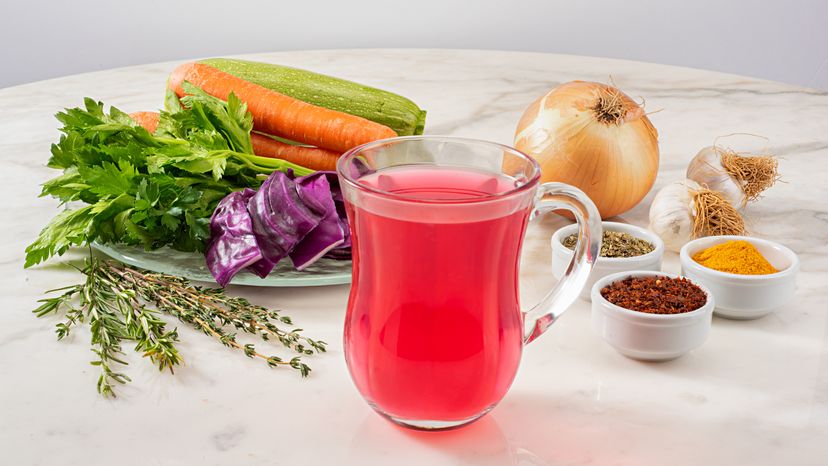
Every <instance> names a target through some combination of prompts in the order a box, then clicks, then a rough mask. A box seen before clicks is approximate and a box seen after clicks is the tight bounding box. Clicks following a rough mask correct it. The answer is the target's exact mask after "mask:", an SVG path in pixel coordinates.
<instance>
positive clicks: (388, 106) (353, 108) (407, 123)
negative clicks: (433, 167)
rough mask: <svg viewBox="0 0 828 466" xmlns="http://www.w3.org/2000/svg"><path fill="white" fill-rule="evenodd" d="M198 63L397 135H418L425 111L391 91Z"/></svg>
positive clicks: (294, 71)
mask: <svg viewBox="0 0 828 466" xmlns="http://www.w3.org/2000/svg"><path fill="white" fill-rule="evenodd" d="M200 63H204V64H205V65H209V66H212V67H214V68H218V69H219V70H221V71H224V72H225V73H229V74H232V75H233V76H236V77H238V78H241V79H244V80H245V81H249V82H252V83H254V84H258V85H260V86H263V87H266V88H268V89H271V90H274V91H276V92H280V93H282V94H285V95H289V96H291V97H293V98H295V99H299V100H302V101H304V102H307V103H310V104H313V105H319V106H321V107H327V108H330V109H331V110H337V111H340V112H344V113H350V114H351V115H356V116H359V117H362V118H365V119H367V120H371V121H375V122H377V123H380V124H383V125H385V126H388V127H389V128H391V129H393V130H394V131H396V132H397V134H398V135H400V136H409V135H412V134H422V133H423V127H424V126H425V117H426V112H425V110H421V109H420V107H418V106H417V104H415V103H414V102H412V101H410V100H408V99H406V98H405V97H403V96H400V95H397V94H394V93H393V92H388V91H383V90H381V89H377V88H374V87H370V86H365V85H362V84H358V83H355V82H353V81H346V80H344V79H339V78H334V77H332V76H326V75H324V74H319V73H314V72H312V71H305V70H300V69H298V68H291V67H288V66H282V65H275V64H271V63H259V62H253V61H246V60H234V59H230V58H210V59H207V60H201V61H200Z"/></svg>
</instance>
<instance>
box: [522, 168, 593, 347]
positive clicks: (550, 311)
mask: <svg viewBox="0 0 828 466" xmlns="http://www.w3.org/2000/svg"><path fill="white" fill-rule="evenodd" d="M561 209H563V210H568V211H569V212H571V213H572V215H573V216H574V217H575V220H576V221H577V222H578V242H577V243H576V244H575V254H574V255H573V256H572V260H571V261H570V262H569V266H568V267H567V268H566V272H565V273H564V275H563V277H561V280H560V281H559V282H558V284H557V285H556V286H555V288H553V289H552V291H550V292H549V293H547V294H546V296H544V297H543V299H541V301H540V302H539V303H538V304H536V305H535V307H533V308H532V309H530V310H529V311H528V312H525V313H524V314H523V343H524V344H527V343H529V342H531V341H533V340H534V339H535V338H537V337H539V336H540V335H541V334H542V333H543V332H544V331H546V329H547V328H549V326H550V325H552V324H553V323H554V322H555V321H556V320H558V317H560V316H561V314H563V313H564V311H566V310H567V308H569V306H570V305H571V304H572V303H573V302H574V301H575V300H576V299H577V298H578V295H579V294H580V293H581V289H582V288H583V287H584V285H585V284H586V282H587V279H588V278H589V273H590V272H591V271H592V266H593V264H594V263H595V260H596V259H597V258H598V253H599V251H600V249H601V235H602V234H603V233H602V230H601V216H600V214H599V213H598V209H597V208H596V207H595V204H593V203H592V200H591V199H590V198H589V197H588V196H587V195H586V194H584V192H583V191H581V190H580V189H578V188H575V187H574V186H570V185H568V184H564V183H544V184H542V185H540V188H539V189H538V193H537V195H536V198H535V207H534V209H533V210H532V214H531V216H530V217H529V220H530V221H531V220H534V219H535V218H537V217H538V216H540V215H543V214H546V213H548V212H552V211H555V210H561Z"/></svg>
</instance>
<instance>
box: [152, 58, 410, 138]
mask: <svg viewBox="0 0 828 466" xmlns="http://www.w3.org/2000/svg"><path fill="white" fill-rule="evenodd" d="M184 81H187V82H189V83H191V84H193V85H194V86H197V87H199V88H201V89H202V90H203V91H204V92H206V93H208V94H210V95H212V96H214V97H218V98H219V99H222V100H227V97H228V96H229V95H230V93H231V92H232V93H234V94H235V95H236V96H237V97H238V98H239V99H241V100H242V102H245V103H247V109H248V111H250V113H251V114H252V115H253V127H254V128H255V129H256V131H259V132H262V133H266V134H273V135H275V136H279V137H282V138H285V139H289V140H291V141H298V142H302V143H305V144H309V145H311V146H317V147H320V148H324V149H329V150H332V151H335V152H339V153H342V152H345V151H347V150H348V149H351V148H354V147H356V146H358V145H360V144H364V143H366V142H370V141H375V140H377V139H384V138H389V137H394V136H396V135H397V133H395V132H394V130H392V129H391V128H389V127H387V126H383V125H381V124H379V123H374V122H373V121H369V120H366V119H364V118H360V117H357V116H354V115H349V114H347V113H343V112H338V111H335V110H330V109H327V108H325V107H319V106H316V105H311V104H308V103H305V102H302V101H301V100H297V99H294V98H293V97H288V96H286V95H284V94H280V93H278V92H275V91H271V90H270V89H267V88H265V87H262V86H259V85H256V84H253V83H251V82H248V81H245V80H243V79H240V78H237V77H235V76H233V75H231V74H228V73H225V72H223V71H220V70H218V69H216V68H213V67H212V66H208V65H204V64H201V63H185V64H183V65H181V66H179V67H178V68H176V69H175V71H173V72H172V74H171V75H170V78H169V81H168V82H167V87H169V88H170V89H172V90H173V91H175V93H176V94H177V95H178V96H179V97H182V96H184V94H185V92H184V89H183V88H182V86H181V84H182V83H183V82H184Z"/></svg>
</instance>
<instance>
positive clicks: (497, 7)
mask: <svg viewBox="0 0 828 466" xmlns="http://www.w3.org/2000/svg"><path fill="white" fill-rule="evenodd" d="M0 5H2V6H3V7H4V8H3V10H4V14H3V16H4V19H5V21H3V23H4V24H3V27H2V28H0V44H2V45H0V47H1V48H0V63H3V64H4V66H3V71H2V73H0V87H6V86H11V85H15V84H20V83H25V82H29V81H36V80H41V79H48V78H53V77H58V76H63V75H67V74H74V73H81V72H86V71H94V70H101V69H106V68H113V67H119V66H126V65H135V64H141V63H150V62H157V61H165V60H175V59H184V58H195V57H205V56H219V55H226V54H239V53H246V52H265V51H279V50H297V49H336V48H353V47H368V48H378V47H404V48H475V49H497V50H526V51H539V52H556V53H569V54H579V55H593V56H604V57H613V58H626V59H631V60H642V61H648V62H658V63H666V64H673V65H682V66H689V67H695V68H704V69H711V70H717V71H725V72H730V73H737V74H743V75H749V76H756V77H761V78H767V79H772V80H778V81H784V82H788V83H792V84H798V85H802V86H809V87H816V88H821V89H828V26H827V25H826V23H828V1H824V0H822V1H819V0H792V1H782V0H761V1H750V0H731V1H710V0H680V1H679V0H662V1H655V0H631V1H620V0H619V1H613V0H591V1H580V2H578V1H576V0H566V1H557V0H555V1H541V0H524V1H511V2H509V1H497V0H479V1H452V0H443V1H440V0H408V1H383V0H362V1H359V0H340V1H322V2H319V1H317V2H314V1H304V2H301V1H300V2H297V1H283V0H270V1H267V0H236V1H221V2H219V1H215V2H208V1H206V0H201V1H199V0H166V1H162V0H140V1H131V2H123V1H117V0H109V1H100V0H71V1H56V0H52V1H47V0H29V1H18V0H0Z"/></svg>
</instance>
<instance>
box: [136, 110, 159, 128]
mask: <svg viewBox="0 0 828 466" xmlns="http://www.w3.org/2000/svg"><path fill="white" fill-rule="evenodd" d="M129 117H130V118H132V119H133V120H135V122H136V123H138V124H139V125H141V126H143V127H144V129H145V130H147V131H149V132H150V133H154V132H155V130H156V128H158V118H159V117H160V115H159V114H158V112H135V113H130V114H129Z"/></svg>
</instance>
